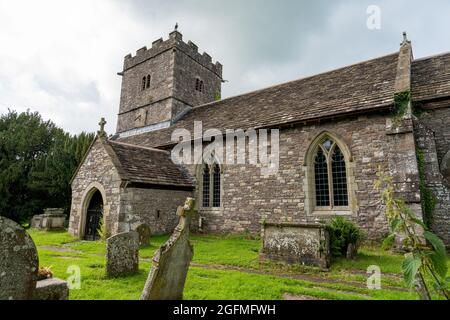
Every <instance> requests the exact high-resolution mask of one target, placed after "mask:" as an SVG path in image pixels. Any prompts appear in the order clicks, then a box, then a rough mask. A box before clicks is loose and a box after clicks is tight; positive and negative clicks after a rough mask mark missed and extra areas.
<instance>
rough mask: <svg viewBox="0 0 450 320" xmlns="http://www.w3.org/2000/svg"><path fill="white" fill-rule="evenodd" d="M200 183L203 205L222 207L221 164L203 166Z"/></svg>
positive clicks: (205, 206)
mask: <svg viewBox="0 0 450 320" xmlns="http://www.w3.org/2000/svg"><path fill="white" fill-rule="evenodd" d="M200 185H201V195H202V207H203V208H220V207H221V206H222V170H221V168H220V165H219V164H217V163H214V164H212V165H207V164H205V165H204V166H203V169H202V171H201V184H200Z"/></svg>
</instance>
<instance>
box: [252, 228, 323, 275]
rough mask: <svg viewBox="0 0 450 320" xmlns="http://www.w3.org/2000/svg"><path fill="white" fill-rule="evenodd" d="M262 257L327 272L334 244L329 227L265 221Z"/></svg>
mask: <svg viewBox="0 0 450 320" xmlns="http://www.w3.org/2000/svg"><path fill="white" fill-rule="evenodd" d="M262 238H263V248H262V252H261V254H260V258H261V259H262V260H264V259H271V260H278V261H283V262H287V263H299V264H305V265H311V266H316V267H320V268H323V269H327V268H328V267H329V266H330V260H331V254H330V241H329V234H328V231H327V230H326V228H325V227H324V226H323V225H321V224H316V223H277V222H264V224H263V237H262Z"/></svg>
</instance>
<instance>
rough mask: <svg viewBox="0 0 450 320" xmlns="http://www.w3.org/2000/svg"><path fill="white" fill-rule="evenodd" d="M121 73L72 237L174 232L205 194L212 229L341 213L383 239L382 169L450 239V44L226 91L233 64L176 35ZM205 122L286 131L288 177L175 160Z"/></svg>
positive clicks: (81, 175)
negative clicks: (113, 120)
mask: <svg viewBox="0 0 450 320" xmlns="http://www.w3.org/2000/svg"><path fill="white" fill-rule="evenodd" d="M119 75H120V76H121V77H122V89H121V99H120V107H119V113H118V122H117V132H116V133H115V134H114V135H111V136H109V137H107V135H106V134H105V132H104V131H103V129H101V130H100V131H99V132H98V135H97V137H96V139H95V141H94V142H93V143H92V145H91V147H90V149H89V151H88V153H87V154H86V156H85V159H84V160H83V162H82V163H81V165H80V167H79V168H78V170H77V172H76V173H75V175H74V177H73V179H72V208H71V215H70V223H69V231H70V232H71V233H72V234H73V235H76V236H78V237H81V238H85V239H96V238H97V237H98V233H97V229H98V228H99V226H100V224H101V223H104V227H105V229H106V230H107V232H109V233H110V234H115V233H118V232H123V231H128V230H130V229H133V230H134V229H136V228H138V227H139V226H141V225H147V226H148V227H150V229H151V230H152V232H153V233H167V232H170V231H172V229H173V228H174V226H175V225H176V221H177V217H176V214H175V212H176V208H177V206H179V205H182V204H183V203H184V200H185V199H186V197H188V196H194V197H195V198H196V200H197V201H196V206H197V210H198V216H197V217H196V219H195V220H194V223H193V226H194V227H195V228H198V229H200V230H201V231H202V232H214V233H245V232H250V233H253V234H259V233H260V232H261V227H262V223H261V222H262V221H271V222H275V223H277V222H280V223H292V224H295V223H303V222H308V223H311V222H312V223H315V222H317V221H321V220H325V219H327V218H329V217H332V216H335V215H341V216H345V217H347V218H348V219H351V220H354V221H355V222H356V223H357V224H358V225H359V226H360V227H361V228H363V229H364V230H365V232H366V233H367V236H368V238H369V239H373V240H375V239H380V238H382V237H383V236H384V235H385V234H386V232H387V229H388V227H387V222H386V218H385V216H384V212H383V206H382V204H381V203H380V195H379V192H378V191H376V190H374V184H375V181H376V180H377V172H378V171H379V170H382V171H383V172H385V173H387V174H388V175H390V176H392V178H393V182H394V184H395V187H396V190H397V191H398V195H399V196H401V197H402V198H404V199H405V201H406V202H407V203H408V204H409V206H410V207H411V208H413V209H414V211H415V212H416V213H417V215H418V216H419V217H423V219H424V220H425V221H426V222H427V223H428V224H429V225H430V226H431V228H432V229H433V230H434V232H436V233H437V234H438V235H439V236H440V237H441V238H442V239H443V240H444V241H445V243H446V244H447V245H448V244H450V53H446V54H440V55H436V56H432V57H427V58H420V59H415V58H414V57H413V52H412V45H411V43H410V41H408V40H407V39H406V35H404V39H403V42H402V43H401V45H400V49H399V50H398V51H397V52H394V53H391V54H388V55H385V56H382V57H378V58H375V59H372V60H368V61H364V62H360V63H356V64H353V65H350V66H346V67H343V68H340V69H337V70H333V71H329V72H325V73H321V74H318V75H315V76H310V77H306V78H302V79H299V80H295V81H291V82H288V83H284V84H280V85H275V86H272V87H269V88H266V89H261V90H258V91H254V92H250V93H246V94H242V95H239V96H235V97H231V98H227V99H223V100H221V99H220V92H221V84H222V82H223V78H222V65H221V64H220V63H219V62H216V63H213V62H212V59H211V56H209V55H208V54H207V53H203V54H200V53H199V51H198V47H197V46H196V45H195V44H194V43H192V42H191V41H188V42H187V43H186V42H184V41H183V39H182V35H181V34H180V33H179V32H178V31H177V30H175V31H173V32H172V33H170V36H169V39H167V40H165V41H163V39H159V40H156V41H154V42H153V43H152V46H151V48H146V47H144V48H142V49H139V50H138V51H137V53H136V55H134V56H132V55H127V56H126V57H125V59H124V66H123V71H121V72H120V73H119ZM194 122H201V123H202V127H203V130H208V129H218V130H221V131H222V132H225V130H227V129H242V130H244V131H245V130H248V129H255V130H258V129H269V130H270V129H278V130H279V131H278V132H279V168H278V171H277V173H276V174H273V175H268V176H265V175H262V174H261V166H260V165H259V164H250V163H245V164H228V163H224V162H221V161H219V160H217V161H213V162H212V163H209V164H207V163H199V164H196V165H195V164H186V165H180V164H175V163H174V162H173V160H172V158H171V151H172V150H173V149H174V147H175V146H176V145H177V143H178V140H175V141H174V139H173V138H172V134H173V133H174V130H175V129H186V130H189V132H192V131H193V130H194ZM103 126H104V121H103V122H102V123H101V127H102V128H103ZM191 139H194V136H191ZM201 143H203V144H204V145H207V144H209V143H210V142H204V141H203V142H201ZM233 148H234V146H233Z"/></svg>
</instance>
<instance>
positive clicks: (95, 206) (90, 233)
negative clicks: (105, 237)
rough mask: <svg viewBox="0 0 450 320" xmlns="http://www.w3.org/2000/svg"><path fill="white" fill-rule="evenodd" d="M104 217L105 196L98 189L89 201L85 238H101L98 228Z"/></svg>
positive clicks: (92, 239) (93, 239)
mask: <svg viewBox="0 0 450 320" xmlns="http://www.w3.org/2000/svg"><path fill="white" fill-rule="evenodd" d="M102 219H103V197H102V194H101V192H100V191H99V190H96V191H95V192H94V194H93V195H92V197H91V200H90V201H89V205H88V207H87V211H86V226H85V228H84V239H85V240H90V241H95V240H98V239H99V238H100V235H99V233H98V229H99V228H100V224H101V222H102Z"/></svg>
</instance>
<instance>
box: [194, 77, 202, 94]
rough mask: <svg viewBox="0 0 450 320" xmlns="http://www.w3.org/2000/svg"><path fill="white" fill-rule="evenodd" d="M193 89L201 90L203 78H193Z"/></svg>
mask: <svg viewBox="0 0 450 320" xmlns="http://www.w3.org/2000/svg"><path fill="white" fill-rule="evenodd" d="M195 90H196V91H199V92H203V80H200V79H199V78H197V79H195Z"/></svg>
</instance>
